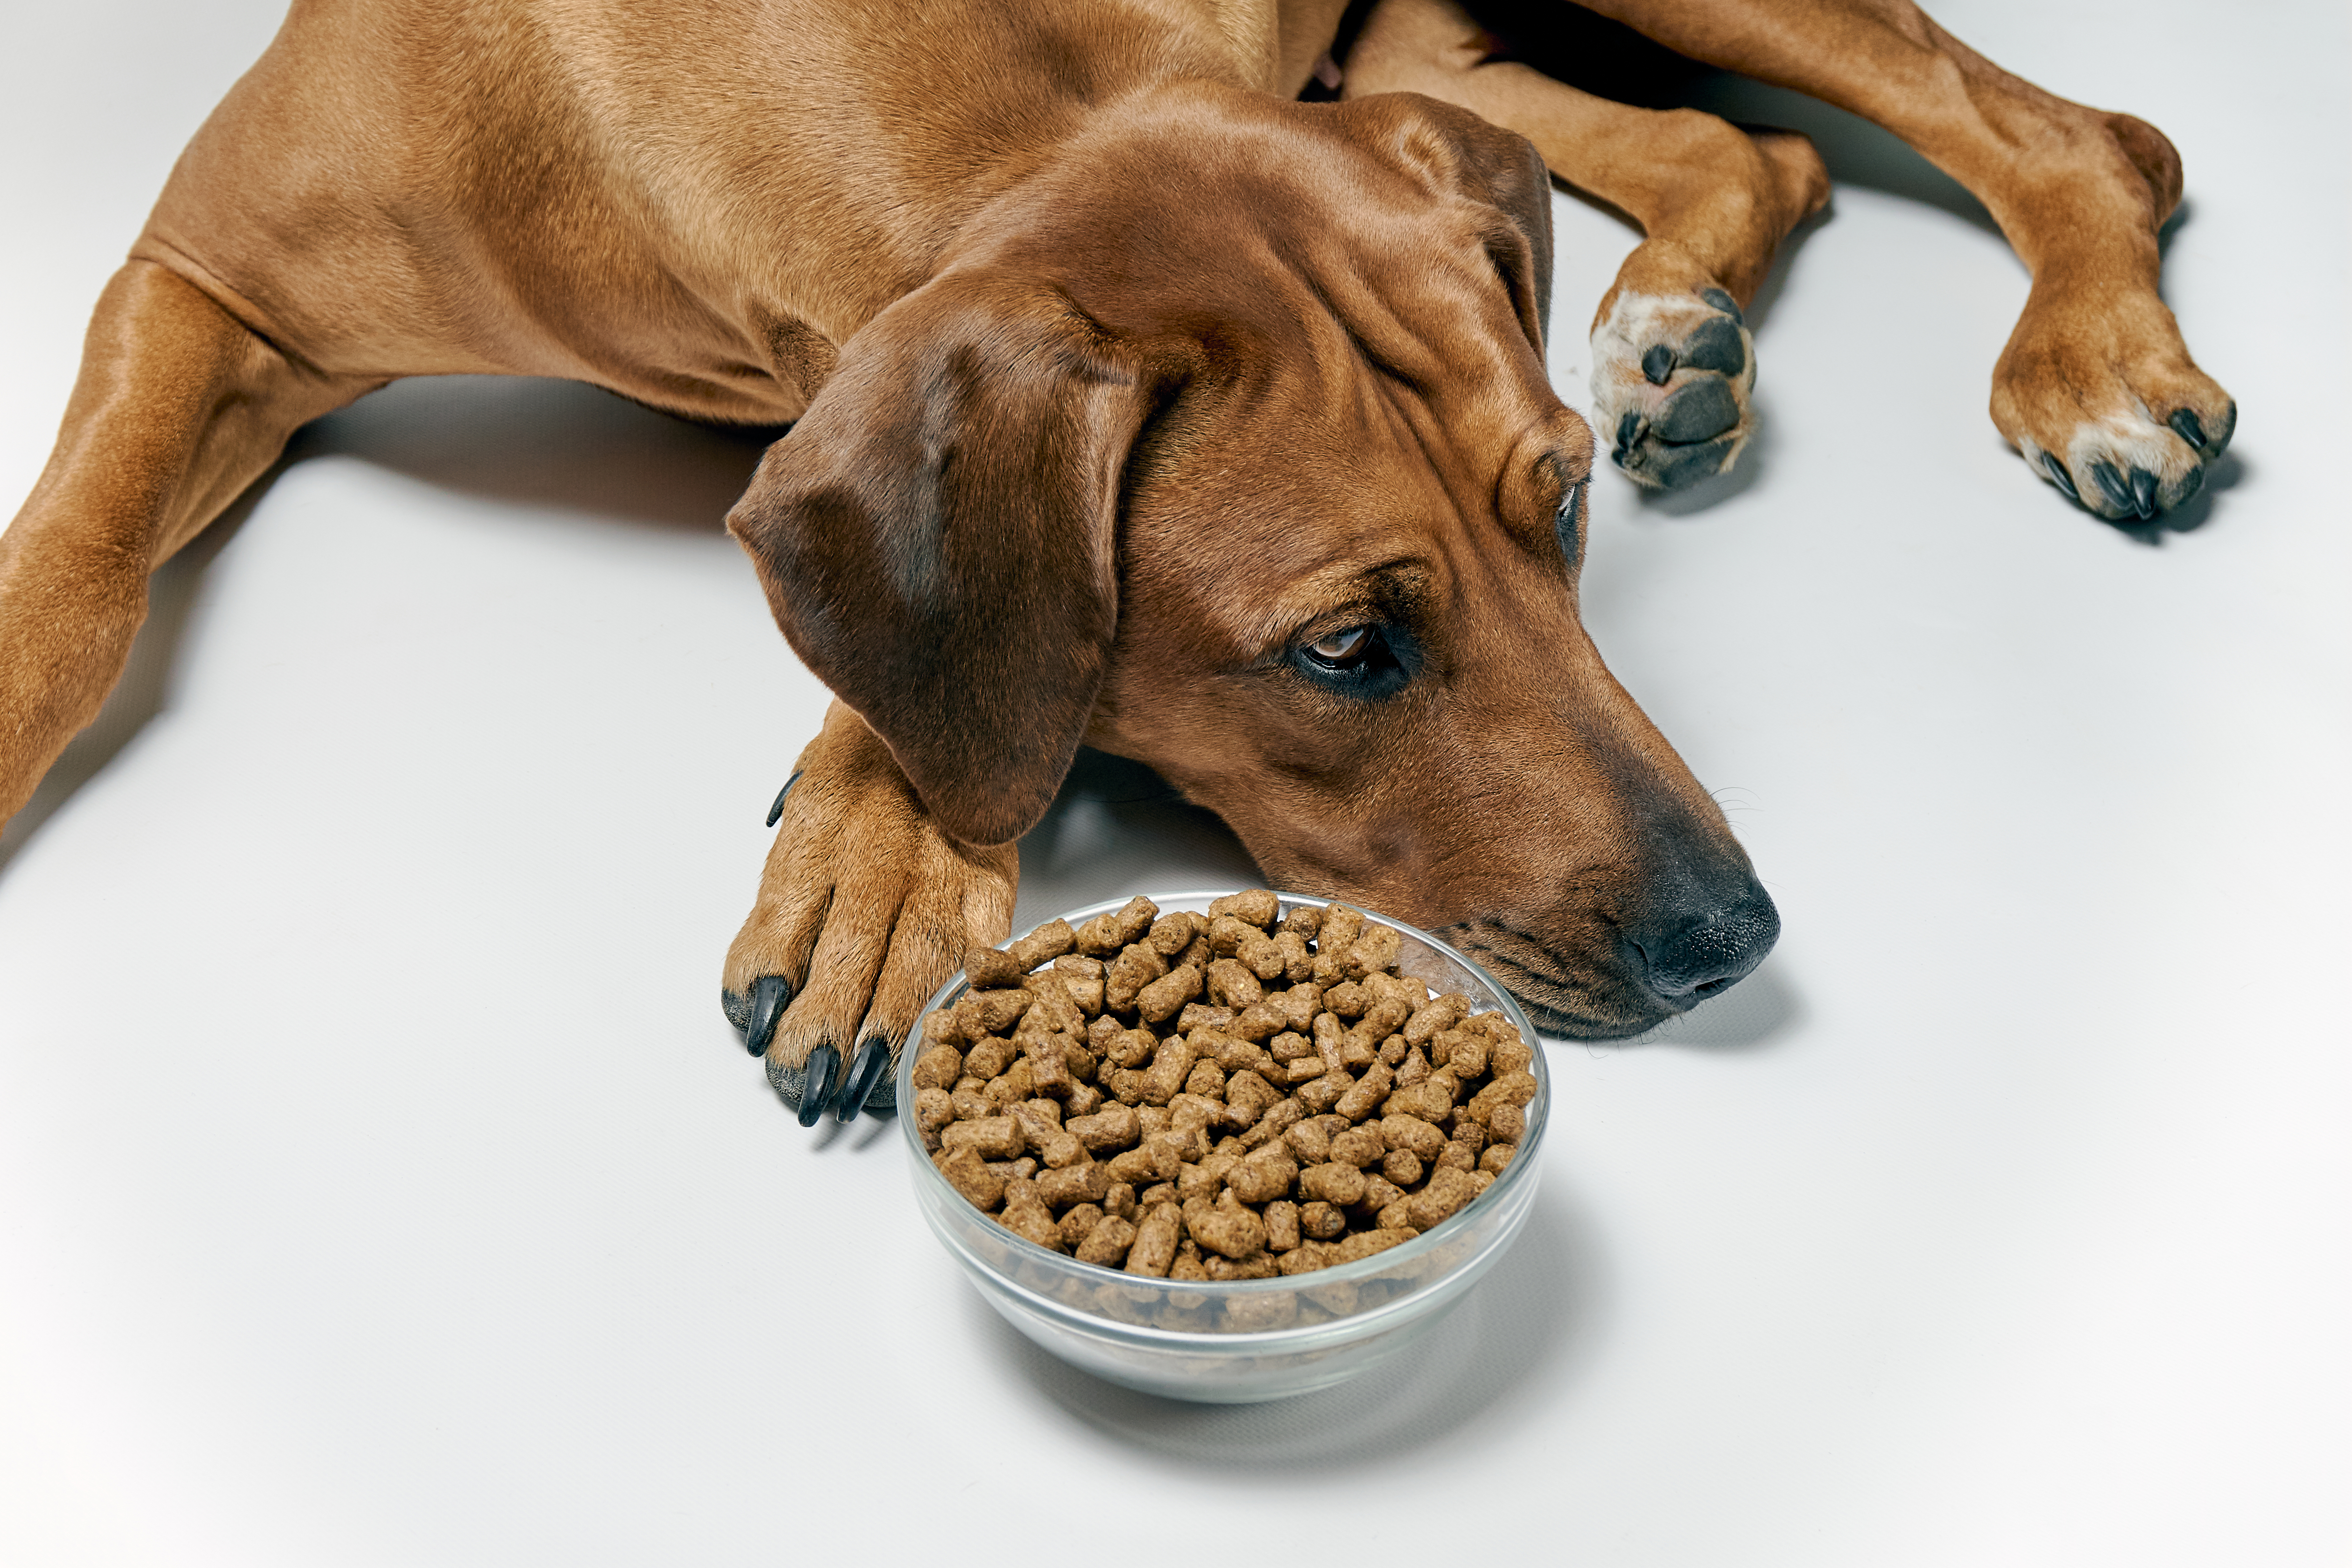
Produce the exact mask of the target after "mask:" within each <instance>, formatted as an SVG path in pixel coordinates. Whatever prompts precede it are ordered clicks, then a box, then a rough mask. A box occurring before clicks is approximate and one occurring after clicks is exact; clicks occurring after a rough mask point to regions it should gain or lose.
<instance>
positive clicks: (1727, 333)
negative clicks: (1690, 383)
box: [1683, 316, 1748, 376]
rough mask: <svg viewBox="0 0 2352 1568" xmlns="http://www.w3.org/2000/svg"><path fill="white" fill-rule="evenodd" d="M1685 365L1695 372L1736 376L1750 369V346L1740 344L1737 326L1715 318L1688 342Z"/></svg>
mask: <svg viewBox="0 0 2352 1568" xmlns="http://www.w3.org/2000/svg"><path fill="white" fill-rule="evenodd" d="M1683 363H1684V364H1685V365H1687V366H1689V367H1690V368H1691V369H1692V370H1695V371H1716V372H1717V373H1718V374H1720V375H1726V376H1736V375H1738V373H1739V372H1740V371H1744V370H1746V369H1747V368H1748V345H1747V344H1745V343H1743V342H1741V341H1740V340H1739V329H1738V327H1737V326H1735V325H1733V324H1732V323H1731V322H1729V321H1726V320H1725V319H1722V318H1721V317H1719V316H1711V317H1709V318H1708V319H1706V320H1704V321H1702V322H1700V323H1699V324H1698V330H1697V331H1696V332H1693V333H1692V334H1691V335H1690V337H1689V339H1688V340H1685V342H1684V344H1683Z"/></svg>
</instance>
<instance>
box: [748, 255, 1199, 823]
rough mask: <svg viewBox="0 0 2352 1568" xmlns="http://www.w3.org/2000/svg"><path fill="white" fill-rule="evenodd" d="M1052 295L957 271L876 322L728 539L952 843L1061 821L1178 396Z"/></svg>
mask: <svg viewBox="0 0 2352 1568" xmlns="http://www.w3.org/2000/svg"><path fill="white" fill-rule="evenodd" d="M1145 361H1146V356H1144V355H1143V354H1141V353H1139V352H1136V351H1132V350H1129V348H1128V346H1127V345H1125V344H1123V343H1120V342H1118V341H1115V340H1109V339H1108V338H1106V337H1105V335H1104V334H1103V332H1102V331H1101V329H1099V328H1098V327H1097V326H1096V324H1095V323H1094V322H1092V321H1091V320H1089V319H1087V317H1086V316H1085V315H1084V314H1083V313H1081V312H1080V311H1079V310H1078V308H1076V306H1075V305H1074V304H1072V303H1071V301H1070V300H1069V298H1067V297H1066V296H1065V295H1063V294H1061V293H1060V292H1058V291H1057V290H1055V289H1053V288H1051V287H1046V286H1045V285H1044V284H1041V283H1039V282H1037V281H1035V280H1034V279H1030V278H1020V277H1008V276H1005V275H1003V274H1001V273H995V272H990V271H982V270H971V269H967V270H951V271H950V272H948V273H944V274H942V275H941V276H940V277H937V278H935V279H933V280H932V281H931V282H930V283H929V284H927V285H925V286H924V287H921V288H919V289H917V290H916V291H915V292H913V293H912V294H909V295H907V296H906V297H905V298H901V299H899V300H898V301H897V302H896V303H894V304H893V305H891V306H890V308H888V309H887V310H885V311H883V312H882V313H881V314H880V315H879V316H877V317H876V318H874V319H873V320H872V321H871V322H869V323H868V324H867V325H866V327H865V328H864V329H861V330H860V331H859V332H858V333H857V334H856V336H855V337H853V338H851V339H850V340H849V342H848V344H847V345H846V346H845V349H844V350H843V352H842V356H841V361H840V364H839V367H838V368H837V369H836V370H835V371H834V374H833V376H832V378H831V379H830V380H829V381H828V382H826V383H825V386H824V391H823V392H820V393H819V394H818V395H817V397H816V398H815V400H814V402H812V403H811V404H810V406H809V409H808V412H807V413H806V414H804V415H803V417H802V419H801V421H800V422H799V423H797V424H795V425H794V426H793V428H792V430H791V431H790V432H789V433H787V434H785V435H784V437H783V438H782V440H780V441H778V442H777V443H776V444H774V445H772V446H771V447H769V448H768V452H767V455H766V456H765V457H763V458H762V459H761V462H760V467H759V471H758V472H757V473H756V474H755V475H753V476H752V479H751V488H750V489H748V490H747V491H745V492H744V495H743V498H742V499H741V500H740V502H738V503H737V504H736V507H735V508H734V510H733V511H731V512H730V513H729V514H728V517H727V527H728V530H729V531H730V532H731V533H732V534H733V535H734V536H735V538H736V539H737V540H738V541H739V542H740V543H741V545H742V546H743V548H744V549H745V550H747V551H748V552H749V553H750V554H751V559H752V562H753V563H754V565H755V566H756V567H757V568H758V570H759V574H760V583H761V587H762V588H764V589H765V590H766V591H767V594H768V603H769V606H770V607H771V608H772V610H773V611H774V612H775V616H776V623H777V624H778V625H779V626H781V627H782V628H783V632H784V635H785V637H786V638H787V639H788V640H790V642H791V643H792V645H793V651H794V652H795V653H799V654H800V656H801V658H802V659H803V661H804V662H805V663H806V664H808V666H809V668H810V669H811V670H813V671H814V672H815V673H816V674H817V676H818V677H819V678H820V679H822V680H823V681H824V683H825V685H829V686H831V687H832V688H833V690H834V692H835V694H836V695H839V696H840V697H841V698H842V700H843V701H845V702H846V703H848V704H849V706H852V707H854V708H856V710H857V712H858V713H859V714H860V715H861V716H864V718H865V720H866V723H867V724H868V725H870V726H871V727H873V729H874V731H875V733H876V734H877V735H878V736H880V737H882V740H883V743H884V744H885V745H887V747H889V748H890V753H891V755H892V756H893V757H895V758H897V759H898V766H899V767H900V768H902V769H903V770H904V771H905V772H906V775H907V777H908V779H909V780H910V781H911V782H912V783H913V784H914V787H915V790H916V793H917V794H919V796H921V798H922V801H923V804H924V806H925V808H926V809H927V810H929V812H930V813H931V815H932V816H933V818H934V819H936V820H937V821H938V822H939V823H940V826H941V827H942V828H943V829H944V830H945V831H947V832H949V833H950V834H952V835H953V836H955V837H956V838H959V839H962V840H964V841H968V842H974V843H983V844H994V843H1003V842H1004V841H1008V840H1010V839H1013V838H1017V837H1019V836H1020V835H1021V834H1022V833H1023V832H1024V831H1027V830H1028V829H1029V828H1030V827H1031V826H1033V825H1034V823H1035V822H1036V821H1037V819H1038V818H1039V817H1040V816H1042V815H1043V814H1044V813H1045V808H1046V807H1047V805H1049V804H1050V803H1051V802H1052V800H1053V799H1054V792H1055V790H1056V789H1058V788H1060V786H1061V782H1062V778H1063V775H1064V774H1066V772H1068V770H1069V766H1070V760H1071V758H1072V757H1073V756H1074V755H1075V754H1076V750H1077V747H1078V741H1079V739H1080V737H1082V736H1083V735H1084V734H1085V732H1086V727H1087V718H1088V716H1089V715H1090V714H1091V713H1092V712H1093V709H1094V704H1095V695H1096V693H1097V690H1098V689H1099V688H1100V686H1101V685H1102V680H1103V674H1104V671H1105V668H1106V666H1107V664H1108V659H1109V653H1110V644H1111V637H1112V633H1113V632H1114V631H1115V630H1116V627H1117V623H1118V571H1117V559H1116V538H1115V534H1116V526H1117V521H1118V499H1119V487H1120V479H1121V474H1122V471H1123V470H1124V468H1125V467H1126V464H1127V456H1128V452H1129V448H1130V447H1131V446H1132V445H1133V444H1134V443H1135V438H1136V435H1137V433H1138V432H1139V430H1140V429H1141V428H1142V425H1143V423H1144V421H1145V420H1146V419H1147V418H1148V417H1149V416H1150V413H1151V411H1152V409H1153V407H1154V406H1155V405H1156V404H1157V402H1159V401H1160V398H1161V397H1162V396H1164V395H1165V394H1166V392H1168V390H1169V389H1170V388H1171V385H1172V382H1173V377H1172V373H1170V372H1167V371H1155V370H1154V369H1153V368H1152V367H1151V366H1150V365H1149V364H1148V363H1146V362H1145Z"/></svg>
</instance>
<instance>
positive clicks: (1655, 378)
mask: <svg viewBox="0 0 2352 1568" xmlns="http://www.w3.org/2000/svg"><path fill="white" fill-rule="evenodd" d="M1642 373H1643V375H1645V376H1647V377H1649V378H1650V384H1651V385H1652V386H1658V387H1662V386H1664V385H1665V384H1666V378H1667V377H1668V376H1671V375H1673V374H1674V373H1675V351H1674V350H1672V349H1669V348H1667V347H1666V346H1665V345H1664V343H1653V344H1651V345H1650V346H1649V347H1648V348H1647V349H1644V350H1643V351H1642Z"/></svg>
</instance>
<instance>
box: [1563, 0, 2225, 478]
mask: <svg viewBox="0 0 2352 1568" xmlns="http://www.w3.org/2000/svg"><path fill="white" fill-rule="evenodd" d="M1584 4H1585V5H1587V6H1588V8H1590V9H1591V10H1594V11H1597V12H1600V13H1601V15H1603V16H1609V17H1611V18H1612V19H1614V20H1616V21H1619V22H1622V23H1623V24H1625V25H1626V26H1630V27H1632V28H1633V29H1634V30H1635V31H1637V32H1639V33H1642V34H1643V35H1645V36H1646V37H1650V38H1652V39H1654V40H1655V41H1656V42H1658V43H1661V44H1664V45H1665V46H1666V47H1668V48H1672V49H1675V50H1679V51H1680V52H1681V53H1683V54H1685V55H1688V56H1690V57H1692V58H1694V59H1699V60H1704V61H1706V63H1708V64H1709V65H1715V66H1720V67H1723V68H1726V69H1729V70H1736V71H1739V72H1742V73H1744V74H1746V75H1748V76H1751V77H1754V78H1757V79H1759V80H1760V81H1767V82H1770V83H1773V84H1774V85H1776V86H1780V87H1787V88H1793V89H1796V90H1797V91H1799V92H1803V93H1809V94H1811V96H1813V97H1815V98H1818V99H1822V100H1823V101H1824V102H1827V103H1832V104H1835V105H1836V106H1837V107H1838V108H1840V109H1843V110H1850V111H1852V112H1853V113H1855V114H1859V115H1862V116H1863V117H1864V118H1865V119H1868V120H1874V121H1876V122H1877V123H1878V124H1880V125H1882V126H1884V127H1885V128H1886V129H1887V130H1889V131H1893V132H1894V133H1895V135H1897V136H1900V137H1901V138H1903V140H1905V141H1908V142H1909V143H1910V144H1911V145H1912V146H1913V147H1916V149H1918V150H1919V152H1921V153H1922V154H1924V155H1925V156H1926V157H1927V159H1928V160H1929V161H1930V162H1933V163H1935V164H1936V165H1937V167H1938V168H1940V169H1942V170H1944V171H1945V172H1948V173H1949V174H1950V175H1951V176H1952V177H1953V178H1954V179H1956V180H1958V181H1959V183H1961V184H1963V185H1965V186H1967V187H1968V188H1969V191H1970V192H1972V193H1975V195H1976V196H1977V198H1978V199H1979V201H1981V202H1983V203H1984V204H1985V205H1986V207H1987V208H1988V209H1990V212H1991V213H1992V215H1993V218H1994V220H1995V221H1996V222H1998V223H1999V224H2000V227H2001V232H2002V233H2003V234H2005V235H2008V236H2009V240H2010V244H2011V246H2014V247H2015V249H2016V251H2017V254H2018V256H2019V258H2020V259H2021V260H2022V261H2023V262H2024V263H2025V265H2026V266H2027V267H2028V268H2030V269H2031V270H2032V274H2033V288H2032V293H2031V294H2030V295H2029V296H2028V297H2027V299H2026V304H2025V310H2024V313H2023V315H2021V317H2020V318H2019V319H2018V323H2017V328H2016V330H2015V331H2013V332H2012V333H2011V335H2010V340H2009V345H2008V347H2007V348H2006V349H2004V350H2002V352H2001V356H2000V362H1999V363H1998V364H1997V365H1996V366H1995V367H1994V369H1993V384H1992V418H1993V423H1994V424H1996V425H1997V426H1999V427H2000V433H2001V434H2003V435H2005V436H2007V437H2008V438H2009V440H2010V442H2011V444H2013V445H2015V446H2016V447H2017V448H2018V450H2019V451H2020V452H2021V453H2022V454H2023V455H2024V456H2025V459H2026V461H2027V462H2028V463H2029V464H2031V465H2032V467H2033V468H2034V470H2035V471H2036V472H2037V473H2038V474H2039V475H2040V476H2042V478H2044V479H2046V480H2047V481H2049V482H2050V483H2051V484H2053V485H2054V486H2057V487H2058V488H2060V489H2061V490H2063V491H2064V492H2065V493H2066V494H2067V495H2068V496H2069V497H2074V498H2075V499H2077V500H2079V501H2080V502H2081V503H2082V505H2084V507H2088V508H2089V509H2090V510H2092V511H2094V512H2095V513H2097V514H2098V515H2100V516H2101V517H2106V518H2108V519H2110V520H2112V521H2116V522H2144V521H2147V520H2149V519H2151V518H2153V517H2156V516H2157V514H2158V513H2159V512H2162V511H2165V510H2167V509H2168V508H2170V507H2177V506H2179V504H2180V503H2181V502H2183V501H2186V500H2188V499H2189V497H2191V496H2194V495H2195V494H2196V493H2197V491H2198V490H2199V489H2200V487H2201V486H2202V485H2203V484H2204V479H2205V469H2206V465H2209V464H2210V463H2211V462H2213V461H2214V460H2215V459H2217V458H2219V457H2220V456H2221V452H2222V449H2223V448H2224V447H2226V446H2227V445H2228V444H2229V441H2230V436H2231V431H2232V429H2233V428H2234V427H2235V425H2236V423H2237V416H2238V409H2237V404H2236V403H2235V402H2231V398H2230V394H2229V393H2228V392H2224V391H2222V390H2221V386H2220V385H2219V384H2218V383H2216V382H2214V381H2213V379H2212V378H2211V377H2210V376H2208V375H2207V374H2205V372H2204V371H2200V370H2199V369H2198V368H2197V364H2196V362H2195V361H2193V360H2191V359H2190V358H2189V349H2188V346H2187V344H2185V343H2184V342H2182V340H2181V337H2180V329H2179V324H2178V323H2176V322H2175V321H2174V319H2173V317H2172V312H2171V311H2170V310H2169V309H2168V308H2166V306H2165V303H2164V301H2163V299H2162V298H2160V297H2159V296H2158V292H2157V277H2158V269H2159V267H2160V266H2161V261H2162V258H2161V256H2160V255H2159V253H2158V246H2157V233H2158V229H2159V228H2160V227H2161V226H2162V225H2163V223H2164V221H2165V219H2166V218H2167V217H2168V216H2169V215H2170V214H2171V213H2172V211H2173V209H2174V208H2175V207H2176V206H2178V205H2179V202H2180V192H2181V176H2180V158H2179V154H2178V153H2177V152H2174V151H2173V147H2172V143H2171V142H2170V141H2167V140H2166V139H2165V137H2164V135H2163V133H2162V132H2161V131H2158V130H2157V129H2156V128H2155V127H2154V126H2152V125H2149V124H2147V122H2146V121H2145V120H2136V119H2134V118H2132V117H2131V116H2130V115H2128V114H2113V113H2107V112H2105V111H2102V110H2095V109H2089V108H2086V107H2084V105H2082V104H2079V103H2070V102H2068V101H2067V100H2066V99H2062V98H2058V97H2055V96H2053V94H2050V93H2047V92H2044V91H2042V89H2040V88H2038V87H2035V86H2034V85H2033V84H2032V83H2031V82H2028V81H2024V80H2021V78H2017V77H2014V76H2011V75H2010V74H2009V73H2008V72H2007V71H2005V70H2002V69H2001V68H2000V67H1999V66H1996V65H1994V64H1993V63H1992V62H1991V61H1990V60H1988V59H1986V58H1984V57H1982V56H1981V55H1979V54H1977V53H1976V52H1975V51H1974V50H1972V49H1970V48H1969V47H1968V46H1967V45H1965V44H1963V43H1961V42H1960V41H1959V40H1958V38H1955V37H1952V36H1951V35H1950V34H1949V33H1947V32H1945V31H1944V30H1943V28H1941V27H1939V26H1937V25H1936V24H1935V22H1934V21H1933V20H1932V19H1930V18H1929V17H1928V16H1927V15H1926V14H1925V13H1923V12H1922V11H1920V9H1919V8H1918V7H1917V6H1916V5H1912V4H1911V3H1910V0H1795V3H1792V0H1584Z"/></svg>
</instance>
